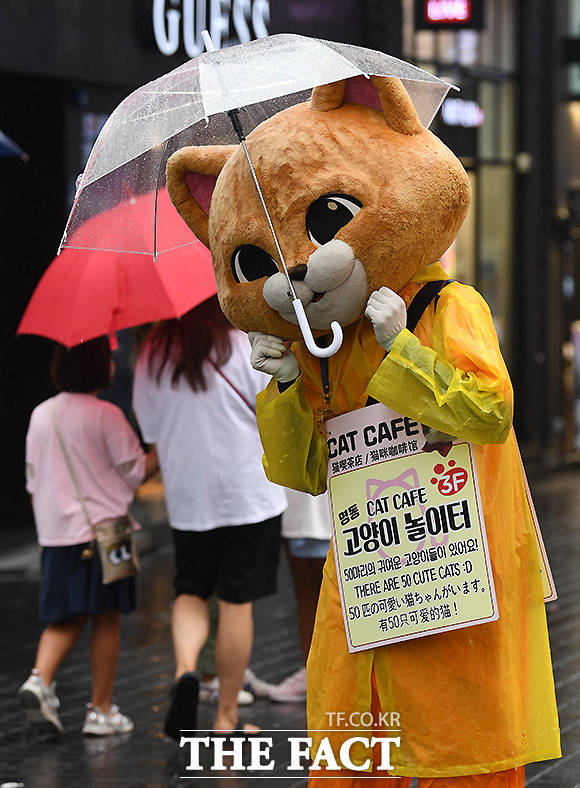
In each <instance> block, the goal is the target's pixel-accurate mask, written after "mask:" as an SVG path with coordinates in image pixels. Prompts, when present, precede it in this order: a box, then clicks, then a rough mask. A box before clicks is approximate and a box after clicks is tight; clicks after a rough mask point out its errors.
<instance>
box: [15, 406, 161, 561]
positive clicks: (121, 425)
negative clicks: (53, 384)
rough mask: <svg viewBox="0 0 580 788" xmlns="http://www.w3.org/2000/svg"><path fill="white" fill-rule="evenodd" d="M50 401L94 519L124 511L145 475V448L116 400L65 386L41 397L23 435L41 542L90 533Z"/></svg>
mask: <svg viewBox="0 0 580 788" xmlns="http://www.w3.org/2000/svg"><path fill="white" fill-rule="evenodd" d="M53 402H54V403H56V416H57V420H58V425H59V429H60V431H61V434H62V437H63V439H64V442H65V445H66V448H67V450H68V453H69V455H70V458H71V462H72V465H73V468H74V471H75V474H76V476H77V479H78V483H79V486H80V488H81V491H82V493H83V496H84V498H85V502H86V506H87V511H88V514H89V517H90V518H91V522H92V523H93V524H96V523H98V522H101V521H103V520H109V519H111V518H114V517H120V516H122V515H124V514H127V511H128V509H129V505H130V503H131V501H132V500H133V494H134V492H135V489H136V488H137V487H138V486H139V485H140V484H141V482H142V481H143V478H144V476H145V453H144V452H143V449H142V448H141V444H140V443H139V440H138V438H137V436H136V435H135V433H134V432H133V430H132V429H131V426H130V424H129V422H128V421H127V419H126V418H125V416H124V415H123V412H122V411H121V410H120V408H118V407H117V406H116V405H113V404H112V403H110V402H104V401H102V400H100V399H97V397H95V396H93V395H92V394H71V393H69V392H61V393H60V394H57V395H56V397H52V398H51V399H48V400H45V401H44V402H42V403H41V404H40V405H38V407H36V408H35V409H34V411H33V412H32V416H31V417H30V425H29V427H28V434H27V436H26V489H27V490H28V492H29V493H30V494H31V495H32V508H33V511H34V519H35V522H36V531H37V534H38V542H39V544H41V545H43V546H45V547H49V546H64V545H73V544H81V543H82V542H88V541H90V540H91V539H92V538H93V535H92V533H91V529H90V527H89V524H88V523H87V520H86V517H85V514H84V512H83V508H82V504H81V502H80V500H79V497H78V495H77V492H76V489H75V486H74V482H73V480H72V478H71V474H70V471H69V469H68V466H67V464H66V460H65V458H64V454H63V452H62V449H61V446H60V443H59V441H58V436H57V434H56V430H55V428H54V422H53V417H52V405H53Z"/></svg>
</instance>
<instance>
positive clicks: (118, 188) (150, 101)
mask: <svg viewBox="0 0 580 788" xmlns="http://www.w3.org/2000/svg"><path fill="white" fill-rule="evenodd" d="M369 75H377V76H390V77H397V78H399V79H401V80H402V82H403V84H404V86H405V88H406V89H407V91H408V93H409V95H410V97H411V99H412V101H413V103H414V105H415V108H416V110H417V113H418V115H419V118H420V120H421V122H422V123H423V124H424V125H425V126H428V125H429V124H430V123H431V120H432V119H433V116H434V115H435V113H436V112H437V110H438V109H439V107H440V105H441V102H442V101H443V99H444V98H445V95H446V94H447V92H448V90H449V88H450V85H449V84H448V83H446V82H444V81H442V80H440V79H438V78H437V77H435V76H434V75H433V74H430V73H428V72H426V71H423V70H422V69H419V68H417V67H416V66H413V65H411V64H410V63H405V62H404V61H402V60H398V59H397V58H394V57H391V56H390V55H386V54H384V53H382V52H375V51H373V50H370V49H365V48H362V47H356V46H353V45H350V44H339V43H334V42H331V41H323V40H320V39H314V38H307V37H304V36H298V35H293V34H281V35H275V36H270V37H268V38H262V39H258V40H257V41H251V42H249V43H247V44H240V45H238V46H234V47H231V48H229V49H225V50H219V51H217V52H206V53H203V54H201V55H198V56H197V57H195V58H193V59H192V60H190V61H188V62H187V63H184V64H183V65H182V66H179V67H178V68H176V69H174V70H173V71H171V72H169V73H168V74H166V75H164V76H162V77H160V78H159V79H157V80H155V81H154V82H150V83H148V84H147V85H144V86H143V87H141V88H139V89H138V90H136V91H134V92H133V93H131V95H129V96H128V97H127V98H126V99H125V100H124V101H123V102H122V103H121V104H120V105H119V106H118V107H117V109H116V110H115V111H114V112H113V113H112V115H111V116H110V117H109V119H108V120H107V122H106V124H105V125H104V127H103V129H102V131H101V133H100V135H99V137H98V139H97V141H96V142H95V145H94V147H93V150H92V152H91V155H90V157H89V160H88V162H87V166H86V169H85V172H84V173H83V175H82V177H81V178H80V180H79V185H78V189H77V194H76V196H75V201H74V204H73V208H72V211H71V215H70V218H69V222H68V224H67V228H66V230H65V234H64V236H63V240H62V243H61V247H63V246H69V247H71V248H76V249H101V250H111V251H123V252H128V253H141V254H142V253H151V254H153V253H157V252H158V253H160V254H162V253H163V252H164V251H168V249H166V248H159V245H158V240H157V237H156V235H157V234H156V227H155V216H156V205H155V199H154V197H153V198H152V199H151V205H150V217H149V218H150V224H149V223H148V222H147V221H146V222H145V223H144V222H143V221H140V222H139V223H135V224H133V223H131V222H127V220H126V216H125V218H124V219H123V220H122V221H121V220H120V221H119V222H117V223H116V222H115V221H111V222H110V223H109V224H108V226H107V229H106V232H103V228H102V227H101V230H100V232H99V233H98V234H97V233H95V232H94V227H95V223H90V222H88V221H87V220H88V219H91V218H92V217H93V216H95V215H96V214H99V213H101V212H102V211H105V210H110V209H111V208H114V207H115V206H116V205H118V204H119V203H122V202H123V201H126V200H128V199H131V198H132V197H134V196H135V195H141V194H144V193H146V192H149V193H151V194H152V195H155V194H156V192H157V190H158V189H159V188H160V187H161V186H163V185H164V183H165V163H166V161H167V158H168V157H169V156H170V155H171V154H172V153H173V152H174V151H175V150H178V149H179V148H181V147H183V146H184V145H215V144H226V143H229V144H235V143H236V142H237V141H238V139H237V137H236V135H235V133H234V131H233V129H232V125H231V122H230V120H229V118H228V117H227V115H225V113H226V112H227V111H228V110H231V109H237V108H240V107H242V108H244V112H243V113H242V115H241V119H242V123H243V125H244V131H245V132H246V133H249V131H251V129H252V128H254V127H255V126H256V125H258V124H259V123H261V122H262V121H264V120H266V119H267V118H268V117H270V116H271V115H273V114H275V113H276V112H279V111H280V110H282V109H284V108H285V107H288V106H290V105H292V104H295V103H297V102H299V101H304V100H306V99H307V97H308V94H309V91H310V90H311V89H312V88H313V87H316V86H318V85H324V84H327V83H329V82H334V81H336V80H339V79H350V80H352V78H361V77H362V78H364V77H368V76H369ZM355 81H356V80H355ZM358 81H359V82H360V81H362V80H360V79H359V80H358ZM362 92H363V94H364V90H363V91H362ZM357 100H362V101H363V102H364V101H365V99H364V98H362V99H357ZM123 215H124V212H121V211H120V212H119V216H123Z"/></svg>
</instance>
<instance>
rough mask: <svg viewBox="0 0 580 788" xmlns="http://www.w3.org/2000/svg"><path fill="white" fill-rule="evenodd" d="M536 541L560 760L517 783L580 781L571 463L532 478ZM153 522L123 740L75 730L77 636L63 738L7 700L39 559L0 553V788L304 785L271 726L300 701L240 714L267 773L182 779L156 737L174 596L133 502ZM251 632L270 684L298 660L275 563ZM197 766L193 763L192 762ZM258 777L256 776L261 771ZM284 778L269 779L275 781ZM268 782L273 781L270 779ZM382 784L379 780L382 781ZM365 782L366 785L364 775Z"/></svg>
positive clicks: (134, 630)
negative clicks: (551, 595)
mask: <svg viewBox="0 0 580 788" xmlns="http://www.w3.org/2000/svg"><path fill="white" fill-rule="evenodd" d="M531 486H532V491H533V494H534V499H535V502H536V507H537V509H538V514H539V517H540V522H541V524H542V529H543V534H544V540H545V542H546V547H547V551H548V555H549V557H550V562H551V566H552V571H553V573H554V578H555V581H556V585H557V588H558V593H559V599H558V600H557V601H556V602H553V603H549V604H548V606H547V611H548V621H549V627H550V637H551V644H552V653H553V660H554V673H555V678H556V692H557V698H558V708H559V712H560V723H561V727H562V751H563V757H562V758H561V759H559V760H557V761H546V762H543V763H540V764H534V765H532V766H529V767H528V768H527V770H526V773H527V780H526V785H527V786H532V785H533V786H535V788H580V620H579V618H578V613H579V612H580V601H579V600H580V571H579V558H580V470H578V469H571V470H567V471H562V472H558V473H552V474H549V475H543V476H539V477H537V478H535V479H532V480H531ZM141 507H142V509H143V512H144V514H145V519H149V520H150V521H151V525H152V527H151V528H150V529H149V530H148V531H147V533H145V534H144V535H143V536H142V537H141V540H142V547H143V548H144V550H145V554H144V555H143V557H142V572H141V575H140V577H139V610H138V611H137V612H136V613H135V614H133V615H132V616H130V617H128V618H127V619H125V620H124V628H123V645H122V650H121V656H120V662H119V671H118V678H117V682H116V701H117V702H118V704H119V706H120V708H121V711H123V712H124V713H126V714H128V715H129V716H130V717H132V718H133V720H134V721H135V726H136V728H135V731H134V733H133V734H131V735H129V736H125V737H109V738H107V737H105V738H102V739H97V738H86V737H83V736H82V734H81V732H80V729H81V726H82V722H83V719H84V704H85V702H86V701H87V700H88V698H89V693H90V671H89V650H88V647H89V643H88V637H87V633H85V634H84V635H83V636H82V638H81V641H80V642H79V643H78V645H77V647H76V648H75V649H74V651H73V652H72V653H71V654H70V655H69V657H68V659H67V660H66V662H65V663H64V666H63V667H62V668H61V670H60V671H59V674H58V676H57V679H58V695H59V697H60V700H61V719H62V722H63V724H64V726H65V729H66V733H65V735H64V736H63V737H59V738H57V739H54V738H52V737H51V736H50V735H48V734H47V733H46V731H42V730H40V731H39V730H38V729H35V728H30V727H29V726H27V724H26V721H25V719H24V717H23V714H22V711H21V709H20V706H19V704H18V702H17V700H16V698H15V692H16V690H17V688H18V686H19V684H20V683H21V682H22V681H24V679H25V678H26V676H27V674H28V671H29V668H30V666H31V665H32V663H33V659H34V653H35V648H36V642H37V638H38V634H39V627H38V625H37V623H36V596H37V589H38V585H37V575H36V569H35V567H36V565H37V560H38V555H37V550H36V549H35V548H33V547H31V546H28V547H27V548H24V549H21V550H19V551H18V552H17V553H16V552H8V553H0V620H1V622H2V623H1V626H0V678H1V681H0V703H1V705H0V708H1V709H2V725H1V728H0V786H1V785H3V784H5V783H16V784H23V785H24V786H25V788H73V787H74V788H78V786H83V787H84V786H90V787H91V788H93V786H94V788H116V786H119V788H121V787H122V788H125V787H126V786H135V788H137V787H138V788H172V787H173V786H186V785H195V786H212V788H216V786H220V788H221V787H223V786H227V787H228V788H234V787H235V788H239V787H240V786H243V788H251V786H260V788H264V786H268V785H279V786H284V788H289V787H290V786H305V784H306V782H305V780H303V779H301V778H299V777H296V776H294V777H292V778H287V777H286V775H287V772H285V767H286V765H287V754H288V753H287V746H285V745H284V744H283V736H282V734H281V733H276V731H280V732H281V731H286V730H294V731H297V732H296V733H295V734H294V735H295V736H299V735H301V732H302V731H303V729H304V726H305V709H304V704H301V703H298V704H283V705H282V704H273V703H270V702H269V701H265V700H261V701H258V702H256V703H255V704H253V705H252V706H249V707H245V708H243V709H242V716H243V717H244V718H245V719H247V720H249V721H252V722H256V723H258V724H259V725H261V726H262V727H263V728H264V729H268V730H269V731H271V732H270V733H268V734H264V735H269V736H272V738H273V742H274V746H273V748H272V753H271V754H272V757H273V759H274V761H275V762H276V768H275V769H274V771H273V772H271V773H269V774H268V776H266V777H264V778H262V779H257V778H256V777H250V778H247V779H244V780H241V779H239V776H240V773H239V772H238V773H237V775H238V776H236V773H225V774H223V773H222V774H220V775H215V776H212V777H211V778H210V777H207V776H206V777H202V778H197V779H195V780H192V776H193V775H192V772H191V771H190V772H189V773H188V770H187V768H186V767H187V765H188V763H189V758H188V753H187V751H186V750H179V749H178V747H177V746H176V745H175V744H174V743H173V742H171V741H169V740H167V739H165V738H164V737H163V735H162V733H161V727H162V723H163V718H164V713H165V710H166V707H167V697H168V692H169V688H170V686H171V677H172V671H173V660H172V653H171V639H170V631H169V608H170V603H171V599H172V587H171V577H172V548H171V546H170V544H169V539H168V532H167V529H166V528H165V527H164V526H163V525H162V524H161V523H162V520H163V512H162V510H161V509H159V508H158V507H157V504H155V503H154V504H153V506H151V505H149V504H148V503H147V504H144V503H142V504H141ZM255 622H256V636H255V642H254V650H253V654H252V660H251V666H252V668H253V669H254V671H255V672H256V673H257V674H258V675H259V676H260V677H261V678H263V679H266V680H267V681H271V682H278V681H280V680H281V679H282V678H284V677H285V676H287V675H288V674H290V673H292V672H293V671H294V670H296V669H297V668H298V667H300V650H299V644H298V632H297V628H296V623H295V612H294V601H293V594H292V586H291V581H290V577H289V573H288V568H287V566H286V563H285V561H284V560H283V561H282V565H281V569H280V577H279V592H278V594H277V595H276V596H275V597H273V598H270V599H267V600H263V601H262V602H260V603H258V604H257V605H256V609H255ZM200 710H201V711H200V718H199V723H198V724H199V726H200V727H203V726H209V725H211V723H212V707H211V706H203V705H202V706H201V707H200ZM202 762H203V758H202ZM262 774H263V773H262ZM282 776H284V777H286V779H279V778H280V777H282ZM276 778H278V779H276ZM385 783H386V784H387V785H388V782H386V781H385ZM373 784H374V781H373Z"/></svg>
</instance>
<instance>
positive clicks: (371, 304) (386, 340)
mask: <svg viewBox="0 0 580 788" xmlns="http://www.w3.org/2000/svg"><path fill="white" fill-rule="evenodd" d="M365 315H366V316H367V317H368V318H369V320H370V321H371V323H372V324H373V328H374V330H375V336H376V338H377V342H378V343H379V345H381V347H383V348H384V349H385V350H386V351H387V353H388V352H389V350H390V349H391V348H392V346H393V343H394V341H395V339H396V338H397V336H398V335H399V333H400V332H401V331H402V330H403V329H404V328H405V326H406V324H407V309H406V307H405V302H404V301H403V299H402V298H401V297H400V296H398V295H397V294H396V293H395V292H394V291H393V290H389V288H388V287H381V288H380V289H379V290H375V291H374V293H371V296H370V298H369V300H368V301H367V308H366V309H365Z"/></svg>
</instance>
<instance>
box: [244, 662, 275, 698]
mask: <svg viewBox="0 0 580 788" xmlns="http://www.w3.org/2000/svg"><path fill="white" fill-rule="evenodd" d="M274 686H275V685H274V684H268V682H267V681H264V680H263V679H259V678H258V677H257V676H256V674H255V673H254V671H253V670H250V668H246V672H245V673H244V681H243V683H242V687H243V688H244V689H245V690H247V691H248V692H251V693H252V695H253V696H254V697H255V698H269V697H270V690H271V689H272V688H273V687H274Z"/></svg>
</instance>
